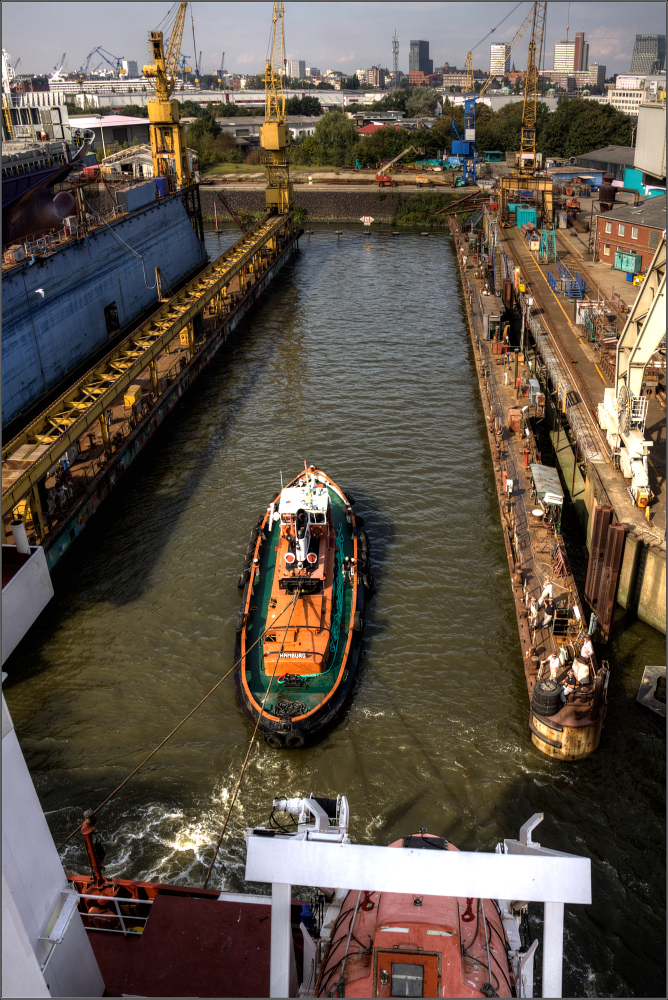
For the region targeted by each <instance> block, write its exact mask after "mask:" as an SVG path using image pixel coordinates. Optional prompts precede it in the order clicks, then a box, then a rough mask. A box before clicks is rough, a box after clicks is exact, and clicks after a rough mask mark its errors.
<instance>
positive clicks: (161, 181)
mask: <svg viewBox="0 0 668 1000" xmlns="http://www.w3.org/2000/svg"><path fill="white" fill-rule="evenodd" d="M155 186H156V188H157V191H158V197H159V198H166V197H167V195H168V194H169V181H168V180H167V178H166V177H156V179H155Z"/></svg>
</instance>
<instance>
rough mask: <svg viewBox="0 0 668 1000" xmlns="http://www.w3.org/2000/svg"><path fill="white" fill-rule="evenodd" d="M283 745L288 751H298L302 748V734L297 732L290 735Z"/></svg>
mask: <svg viewBox="0 0 668 1000" xmlns="http://www.w3.org/2000/svg"><path fill="white" fill-rule="evenodd" d="M285 745H286V747H287V748H288V750H300V749H301V748H302V747H303V746H304V734H303V733H300V732H298V731H295V732H292V733H290V735H289V736H286V738H285Z"/></svg>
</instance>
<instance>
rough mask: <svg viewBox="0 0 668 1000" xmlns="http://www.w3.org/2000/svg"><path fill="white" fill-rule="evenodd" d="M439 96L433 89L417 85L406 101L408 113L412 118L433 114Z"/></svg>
mask: <svg viewBox="0 0 668 1000" xmlns="http://www.w3.org/2000/svg"><path fill="white" fill-rule="evenodd" d="M437 103H438V98H437V97H436V94H435V93H434V92H433V91H432V90H431V89H422V88H420V87H415V88H414V90H413V92H412V94H411V96H410V97H409V98H408V99H407V101H406V114H407V115H408V116H409V117H410V118H425V117H430V116H431V115H433V113H434V111H435V110H436V104H437Z"/></svg>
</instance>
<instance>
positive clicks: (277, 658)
mask: <svg viewBox="0 0 668 1000" xmlns="http://www.w3.org/2000/svg"><path fill="white" fill-rule="evenodd" d="M300 593H301V591H300V590H299V589H298V590H297V592H296V594H295V598H294V600H293V602H292V604H287V605H286V606H285V607H284V608H283V611H287V609H288V608H290V617H289V618H288V624H287V625H286V626H285V630H284V632H283V642H282V643H281V648H280V649H279V651H278V656H277V657H276V662H275V663H274V669H273V671H272V674H271V677H270V678H269V683H268V684H267V690H266V691H265V693H264V698H263V699H262V705H261V707H260V711H259V712H258V714H257V721H256V723H255V729H254V730H253V735H252V736H251V739H250V743H249V744H248V750H247V751H246V756H245V757H244V762H243V764H242V765H241V770H240V771H239V777H238V778H237V783H236V785H235V786H234V792H233V793H232V801H231V802H230V808H229V809H228V810H227V816H226V817H225V822H224V823H223V829H222V830H221V831H220V836H219V838H218V843H217V844H216V850H215V851H214V853H213V859H212V861H211V864H210V865H209V870H208V872H207V873H206V878H205V879H204V885H203V886H202V888H203V889H206V887H207V886H208V884H209V879H210V878H211V872H212V871H213V866H214V865H215V863H216V858H217V857H218V852H219V850H220V845H221V843H222V842H223V837H224V836H225V831H226V830H227V824H228V822H229V819H230V816H231V814H232V809H233V808H234V803H235V802H236V800H237V795H238V793H239V789H240V787H241V782H242V781H243V777H244V772H245V770H246V764H247V763H248V758H249V757H250V752H251V750H252V749H253V744H254V743H255V737H256V736H257V731H258V728H259V726H260V719H261V718H262V716H263V715H264V706H265V704H266V702H267V698H268V696H269V691H270V690H271V685H272V682H273V680H274V676H275V674H276V670H277V668H278V661H279V660H280V658H281V653H282V652H283V646H284V645H285V640H286V638H287V635H288V629H289V628H290V622H291V621H292V612H293V611H294V610H295V605H296V604H297V598H298V597H299V595H300ZM283 611H282V612H281V614H283Z"/></svg>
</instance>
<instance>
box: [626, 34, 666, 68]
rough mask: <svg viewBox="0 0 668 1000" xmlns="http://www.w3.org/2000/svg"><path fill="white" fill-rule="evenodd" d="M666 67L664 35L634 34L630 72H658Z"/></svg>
mask: <svg viewBox="0 0 668 1000" xmlns="http://www.w3.org/2000/svg"><path fill="white" fill-rule="evenodd" d="M665 67H666V36H665V35H636V43H635V45H634V46H633V56H632V57H631V72H632V73H658V72H659V70H662V69H665Z"/></svg>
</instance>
